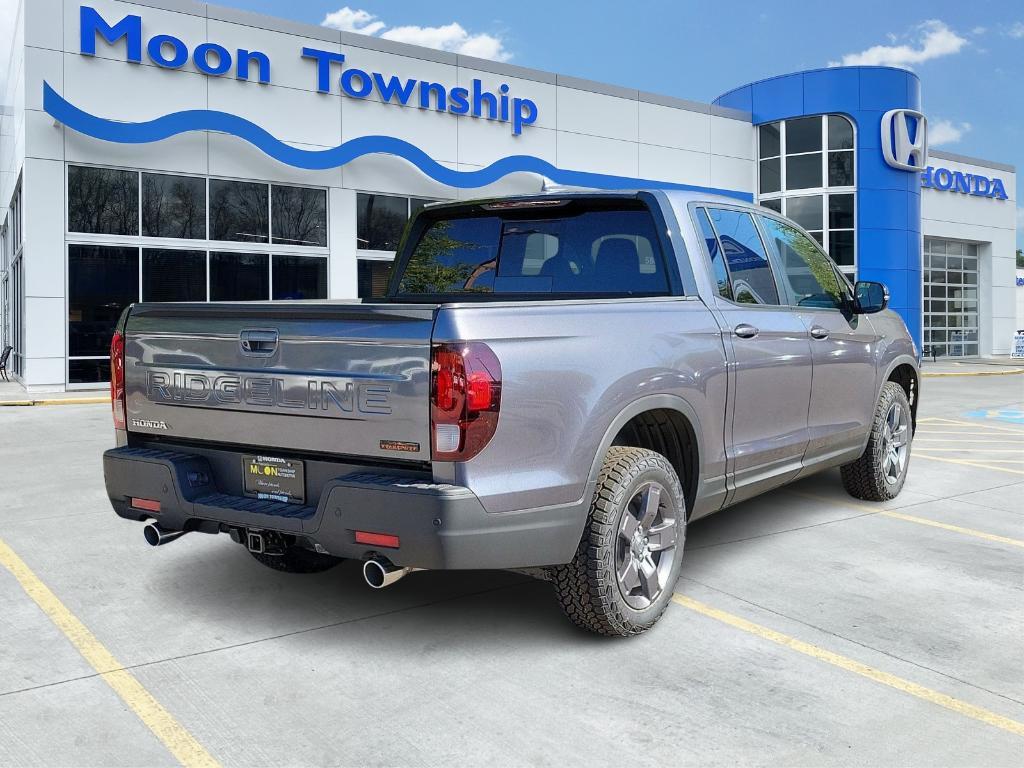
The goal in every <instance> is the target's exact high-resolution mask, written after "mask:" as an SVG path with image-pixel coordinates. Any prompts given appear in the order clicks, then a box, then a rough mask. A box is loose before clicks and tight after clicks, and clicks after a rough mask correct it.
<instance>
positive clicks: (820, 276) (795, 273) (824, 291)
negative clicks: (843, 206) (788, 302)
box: [758, 216, 845, 309]
mask: <svg viewBox="0 0 1024 768" xmlns="http://www.w3.org/2000/svg"><path fill="white" fill-rule="evenodd" d="M758 218H759V219H761V226H762V228H763V229H764V233H765V237H766V238H767V239H768V243H769V244H770V245H771V247H772V248H773V249H774V250H775V253H776V255H777V256H778V263H779V264H781V265H782V270H783V273H782V277H783V280H785V281H786V283H787V284H788V285H789V290H790V293H791V294H792V296H793V301H794V303H795V304H796V306H798V307H818V308H824V309H842V307H843V305H844V298H845V291H844V288H843V286H842V284H841V283H840V282H839V278H838V277H836V272H835V267H834V265H833V263H832V260H831V259H830V258H829V257H828V256H826V255H825V253H824V252H823V251H822V250H821V248H819V247H818V244H817V243H816V242H814V241H813V240H812V239H811V238H809V237H807V235H805V234H804V233H803V232H801V231H800V230H798V229H796V228H795V227H791V226H790V225H788V224H785V223H783V222H781V221H779V220H778V219H773V218H771V217H769V216H759V217H758Z"/></svg>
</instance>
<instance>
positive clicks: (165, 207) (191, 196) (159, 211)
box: [142, 173, 206, 240]
mask: <svg viewBox="0 0 1024 768" xmlns="http://www.w3.org/2000/svg"><path fill="white" fill-rule="evenodd" d="M142 234H143V235H144V236H145V237H176V238H184V239H189V240H205V239H206V179H204V178H200V177H198V176H168V175H166V174H162V173H144V174H142Z"/></svg>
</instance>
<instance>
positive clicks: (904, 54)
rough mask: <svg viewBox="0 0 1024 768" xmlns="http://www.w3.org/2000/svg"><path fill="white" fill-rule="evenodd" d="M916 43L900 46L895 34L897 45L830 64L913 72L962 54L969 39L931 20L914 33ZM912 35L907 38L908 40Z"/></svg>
mask: <svg viewBox="0 0 1024 768" xmlns="http://www.w3.org/2000/svg"><path fill="white" fill-rule="evenodd" d="M911 36H912V37H913V39H912V40H908V42H904V43H900V44H896V42H897V39H898V38H895V37H894V36H893V35H890V36H889V40H890V41H891V42H892V43H894V44H893V45H874V46H872V47H870V48H868V49H866V50H863V51H860V52H857V53H847V54H844V56H843V58H842V61H840V62H836V61H832V62H829V65H830V66H834V67H835V66H839V65H840V64H842V65H844V66H857V65H867V66H887V67H903V68H905V69H911V68H912V67H913V66H914V65H915V64H923V63H924V62H926V61H931V60H932V59H937V58H939V57H940V56H949V55H951V54H954V53H959V52H960V49H961V48H963V47H964V46H965V45H967V39H966V38H964V37H961V36H960V35H958V34H957V33H956V32H954V31H953V30H952V29H950V28H949V27H948V26H947V25H946V23H945V22H942V21H939V20H938V19H929V20H928V21H925V22H922V23H921V24H919V25H917V27H916V28H915V29H914V31H913V33H912V34H911ZM907 37H908V36H904V39H906V38H907Z"/></svg>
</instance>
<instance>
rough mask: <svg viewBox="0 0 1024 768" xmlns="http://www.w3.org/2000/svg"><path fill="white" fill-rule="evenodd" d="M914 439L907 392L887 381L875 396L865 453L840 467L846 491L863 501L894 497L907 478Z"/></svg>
mask: <svg viewBox="0 0 1024 768" xmlns="http://www.w3.org/2000/svg"><path fill="white" fill-rule="evenodd" d="M913 438H914V427H913V419H912V417H911V413H910V403H909V402H908V401H907V393H906V392H904V391H903V387H901V386H900V385H899V384H897V383H896V382H894V381H888V382H886V384H885V386H884V387H882V394H881V396H880V397H879V398H878V405H877V406H876V407H875V419H874V423H873V424H872V426H871V435H870V437H869V438H868V444H867V447H866V448H865V449H864V453H862V454H861V456H860V458H858V459H857V460H856V461H853V462H850V463H849V464H844V465H843V467H842V468H841V470H840V472H841V474H842V478H843V487H844V488H846V492H847V493H849V494H850V495H851V496H853V497H854V498H857V499H863V500H864V501H889V500H890V499H894V498H896V496H897V495H899V492H900V491H901V490H902V489H903V484H904V483H905V482H906V480H907V468H908V467H909V465H910V444H911V442H912V440H913Z"/></svg>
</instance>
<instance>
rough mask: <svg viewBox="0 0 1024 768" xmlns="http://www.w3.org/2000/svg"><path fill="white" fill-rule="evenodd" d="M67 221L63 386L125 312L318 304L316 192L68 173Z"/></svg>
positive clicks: (320, 241)
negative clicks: (213, 304) (154, 307)
mask: <svg viewBox="0 0 1024 768" xmlns="http://www.w3.org/2000/svg"><path fill="white" fill-rule="evenodd" d="M67 222H68V234H67V239H68V241H69V242H68V246H67V248H68V250H67V260H68V261H67V263H68V357H69V360H68V374H67V376H68V378H67V381H68V384H71V385H75V384H96V383H101V382H104V381H106V380H107V379H108V378H109V375H110V363H109V359H108V355H109V346H110V337H111V334H112V333H113V330H114V326H115V325H116V323H117V319H118V318H119V317H120V315H121V312H122V310H123V309H124V308H125V307H126V306H127V305H128V304H130V303H132V302H136V301H207V300H210V301H267V300H271V299H324V298H327V255H328V247H327V246H328V242H327V190H326V189H318V188H312V187H298V186H290V185H284V184H273V185H271V184H269V183H265V182H255V181H239V180H235V179H215V178H210V179H208V178H206V177H202V176H181V175H171V174H159V173H147V172H141V171H132V170H124V169H112V168H96V167H91V166H75V165H71V166H68V210H67ZM83 236H84V237H83ZM85 238H88V239H85ZM217 242H223V243H225V244H227V243H231V245H229V246H228V247H227V248H216V247H215V245H214V244H215V243H217Z"/></svg>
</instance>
